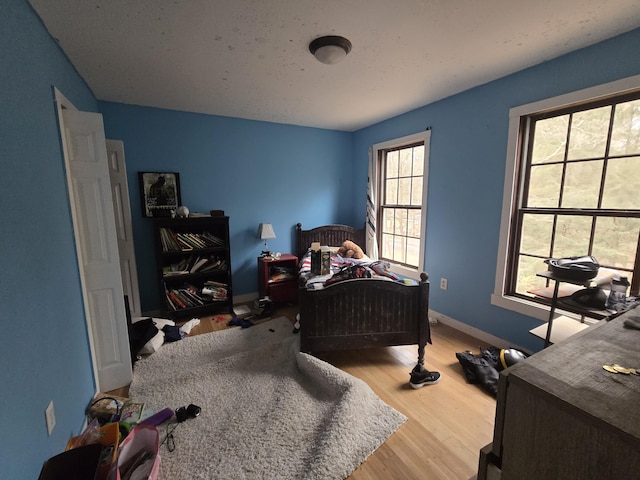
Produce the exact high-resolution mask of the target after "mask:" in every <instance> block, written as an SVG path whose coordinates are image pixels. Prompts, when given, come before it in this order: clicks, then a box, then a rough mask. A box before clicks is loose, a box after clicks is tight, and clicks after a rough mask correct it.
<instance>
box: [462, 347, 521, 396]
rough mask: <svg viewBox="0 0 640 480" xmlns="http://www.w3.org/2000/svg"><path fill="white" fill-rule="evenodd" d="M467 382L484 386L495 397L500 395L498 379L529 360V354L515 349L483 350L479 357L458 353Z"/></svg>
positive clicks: (495, 348) (465, 352)
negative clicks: (513, 367)
mask: <svg viewBox="0 0 640 480" xmlns="http://www.w3.org/2000/svg"><path fill="white" fill-rule="evenodd" d="M456 358H457V359H458V361H459V362H460V365H462V370H463V371H464V375H465V377H466V378H467V382H469V383H475V384H479V385H480V386H482V387H483V388H484V389H485V390H486V391H487V392H489V393H490V394H491V395H493V396H497V395H498V379H499V378H500V373H499V372H501V371H502V370H504V369H505V368H508V367H510V366H512V365H515V364H516V363H518V362H521V361H522V360H524V359H526V358H527V354H525V353H523V352H521V351H520V350H516V349H515V348H502V349H501V348H497V347H489V348H486V349H484V348H481V349H480V354H479V355H474V354H473V353H471V352H470V351H468V350H467V351H464V352H458V353H456Z"/></svg>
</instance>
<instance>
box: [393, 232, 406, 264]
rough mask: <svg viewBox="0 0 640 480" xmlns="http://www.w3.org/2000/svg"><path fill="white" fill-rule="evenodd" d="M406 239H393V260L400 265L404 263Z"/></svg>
mask: <svg viewBox="0 0 640 480" xmlns="http://www.w3.org/2000/svg"><path fill="white" fill-rule="evenodd" d="M405 243H406V239H405V237H398V236H396V237H395V238H394V239H393V260H395V261H396V262H400V263H405V261H406V255H405V252H406V245H405Z"/></svg>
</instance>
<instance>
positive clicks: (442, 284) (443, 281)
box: [440, 278, 448, 290]
mask: <svg viewBox="0 0 640 480" xmlns="http://www.w3.org/2000/svg"><path fill="white" fill-rule="evenodd" d="M447 287H448V281H447V279H446V278H441V279H440V288H441V289H442V290H446V289H447Z"/></svg>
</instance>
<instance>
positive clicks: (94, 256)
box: [62, 110, 132, 392]
mask: <svg viewBox="0 0 640 480" xmlns="http://www.w3.org/2000/svg"><path fill="white" fill-rule="evenodd" d="M62 117H63V129H64V133H65V134H64V144H65V160H66V162H67V175H68V181H69V185H70V189H69V194H70V197H71V205H72V214H73V221H74V230H75V234H76V239H77V244H78V250H79V252H78V258H79V264H80V277H81V280H82V283H83V290H84V292H85V299H84V300H85V309H86V315H87V317H88V319H87V320H88V321H87V323H88V329H89V337H90V342H91V350H92V354H93V360H94V370H95V372H96V383H97V389H98V391H100V392H104V391H108V390H113V389H116V388H119V387H122V386H125V385H128V384H129V383H130V382H131V377H132V369H131V355H130V349H129V336H128V331H127V318H126V312H125V307H124V293H123V289H122V277H121V274H120V259H119V255H118V242H117V238H116V226H115V217H114V213H113V203H112V195H111V187H110V181H109V169H108V165H107V164H108V161H107V151H106V145H105V139H104V128H103V125H102V116H101V115H99V114H95V113H87V112H79V111H75V110H62Z"/></svg>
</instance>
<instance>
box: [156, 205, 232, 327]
mask: <svg viewBox="0 0 640 480" xmlns="http://www.w3.org/2000/svg"><path fill="white" fill-rule="evenodd" d="M153 221H154V228H153V231H154V241H155V252H156V276H157V281H158V286H159V290H160V301H161V302H160V303H161V310H162V313H163V315H164V316H167V317H169V318H179V317H187V316H190V317H197V316H201V315H213V314H216V313H230V312H231V311H232V306H233V302H232V300H233V297H232V285H231V253H230V246H229V217H226V216H220V217H191V218H155V219H154V220H153Z"/></svg>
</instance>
